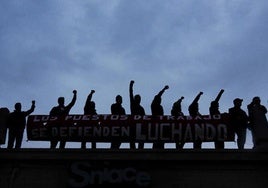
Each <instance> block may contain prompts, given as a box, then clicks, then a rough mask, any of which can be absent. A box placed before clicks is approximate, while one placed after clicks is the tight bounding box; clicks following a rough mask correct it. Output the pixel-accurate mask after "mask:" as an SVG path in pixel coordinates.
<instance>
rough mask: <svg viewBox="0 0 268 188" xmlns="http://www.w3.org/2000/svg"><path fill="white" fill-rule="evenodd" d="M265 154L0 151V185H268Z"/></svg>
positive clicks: (6, 187) (42, 187)
mask: <svg viewBox="0 0 268 188" xmlns="http://www.w3.org/2000/svg"><path fill="white" fill-rule="evenodd" d="M267 162H268V152H267V151H254V150H236V149H231V150H227V149H226V150H219V151H216V150H210V149H203V150H199V151H197V150H192V149H189V150H187V149H185V150H180V151H179V150H175V149H170V150H164V151H161V150H158V151H157V150H150V149H148V150H143V151H139V150H138V151H137V150H129V149H126V150H120V151H118V150H117V151H115V150H107V149H103V150H99V149H98V150H90V149H89V150H81V149H64V150H59V149H55V150H50V149H20V150H7V149H0V185H1V188H13V187H20V188H23V187H27V188H29V187H38V188H47V187H49V188H54V187H55V188H60V187H91V186H92V185H113V184H114V185H116V186H118V185H124V186H126V185H127V186H128V187H156V188H157V187H161V188H163V187H165V188H169V187H172V188H173V187H199V188H202V187H205V188H210V187H213V188H215V187H222V188H224V187H228V188H232V187H235V188H237V187H243V188H247V187H250V188H252V187H267V186H268V178H267V174H268V164H267Z"/></svg>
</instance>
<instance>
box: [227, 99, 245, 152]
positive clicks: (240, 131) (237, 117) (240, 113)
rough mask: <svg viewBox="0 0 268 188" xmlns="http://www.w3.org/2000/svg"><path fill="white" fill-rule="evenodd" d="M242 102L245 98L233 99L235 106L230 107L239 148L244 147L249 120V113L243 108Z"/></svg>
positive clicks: (231, 121)
mask: <svg viewBox="0 0 268 188" xmlns="http://www.w3.org/2000/svg"><path fill="white" fill-rule="evenodd" d="M242 102H243V99H240V98H236V99H234V100H233V104H234V106H233V107H232V108H229V116H230V125H231V126H232V128H233V130H234V132H235V134H236V136H237V146H238V149H244V145H245V143H246V134H247V127H248V120H249V118H248V115H247V113H246V112H245V111H244V110H242V109H241V106H242Z"/></svg>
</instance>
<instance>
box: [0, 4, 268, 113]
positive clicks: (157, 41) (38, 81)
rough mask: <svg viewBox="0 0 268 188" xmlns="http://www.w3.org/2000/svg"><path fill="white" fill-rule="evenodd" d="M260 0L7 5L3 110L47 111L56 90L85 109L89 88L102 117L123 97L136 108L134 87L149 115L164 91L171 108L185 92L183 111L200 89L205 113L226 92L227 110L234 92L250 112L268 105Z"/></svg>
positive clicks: (0, 51) (2, 22) (0, 45)
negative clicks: (254, 103) (255, 101)
mask: <svg viewBox="0 0 268 188" xmlns="http://www.w3.org/2000/svg"><path fill="white" fill-rule="evenodd" d="M267 5H268V2H266V1H265V0H261V1H249V0H247V1H195V0H187V1H186V0H185V1H184V0H183V1H177V0H171V1H165V2H163V1H160V0H159V1H158V0H156V1H142V0H137V1H122V0H112V1H95V0H93V1H83V0H81V1H80V0H76V1H73V0H68V1H54V0H51V1H50V0H48V1H30V0H25V1H19V0H11V1H1V2H0V61H1V69H0V76H1V80H0V87H1V90H2V91H3V92H1V94H0V106H7V107H8V108H9V109H13V105H14V103H15V102H17V101H21V102H22V103H23V106H25V108H27V106H29V105H30V101H31V100H32V99H36V101H37V108H36V112H35V113H37V114H38V113H44V114H46V113H48V112H49V110H50V109H51V107H52V106H54V105H56V100H57V97H58V96H65V97H66V100H67V101H68V100H70V99H71V96H72V90H73V89H77V90H78V101H77V104H76V105H75V107H74V108H73V109H72V113H82V109H83V105H84V102H85V99H86V96H87V94H88V93H89V91H90V90H91V89H95V90H96V93H95V95H94V97H93V99H94V100H95V102H96V107H97V111H98V113H110V104H111V103H113V101H114V97H115V96H116V95H117V94H121V95H122V96H123V99H124V103H123V104H124V106H125V108H126V110H127V112H129V101H128V84H129V81H130V80H132V79H133V80H135V81H136V82H135V85H134V92H135V93H139V94H141V96H142V104H143V106H144V107H145V110H146V113H147V114H150V113H151V111H150V103H151V100H152V99H153V96H154V95H155V94H156V93H157V92H158V91H159V90H160V89H162V88H163V86H164V85H167V84H168V85H169V86H170V89H169V90H168V91H167V92H166V93H165V94H164V96H163V106H164V110H165V113H166V114H169V113H170V108H171V106H172V103H173V102H174V101H175V100H177V99H178V98H179V97H180V96H182V95H183V96H185V100H184V103H183V110H184V112H185V113H186V114H187V113H188V111H187V107H188V105H189V104H190V102H191V101H192V100H193V99H194V97H195V96H196V95H197V93H198V92H199V91H203V92H204V96H202V98H201V100H200V111H201V113H202V114H206V113H208V106H209V104H210V101H211V100H212V99H214V98H215V97H216V95H217V93H218V91H219V90H220V89H221V88H223V89H225V90H226V92H225V93H224V94H223V97H222V99H221V104H220V105H221V106H220V108H221V111H227V110H228V108H229V107H231V106H232V100H233V99H234V98H235V97H241V98H244V99H245V100H244V106H243V107H244V108H245V105H246V104H247V103H249V102H250V100H251V99H252V97H254V96H255V95H258V96H260V97H261V98H262V100H263V103H264V104H265V105H267V88H268V85H267V83H268V82H267V76H266V74H267V70H268V67H267V66H268V65H267V63H266V59H267V53H266V52H267V49H268V46H267V44H268V38H267V35H266V33H267V29H268V26H267V24H265V23H266V20H267V17H268V15H267V14H268V13H267V11H266V10H267Z"/></svg>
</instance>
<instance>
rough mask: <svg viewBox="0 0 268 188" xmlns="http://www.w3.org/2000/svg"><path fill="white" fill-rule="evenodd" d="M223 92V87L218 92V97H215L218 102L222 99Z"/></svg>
mask: <svg viewBox="0 0 268 188" xmlns="http://www.w3.org/2000/svg"><path fill="white" fill-rule="evenodd" d="M223 92H224V90H223V89H221V90H220V92H219V93H218V95H217V97H216V99H215V101H216V102H219V100H220V98H221V96H222V94H223Z"/></svg>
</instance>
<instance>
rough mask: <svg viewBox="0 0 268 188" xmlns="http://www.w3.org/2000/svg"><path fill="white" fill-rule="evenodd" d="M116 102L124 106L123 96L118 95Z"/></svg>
mask: <svg viewBox="0 0 268 188" xmlns="http://www.w3.org/2000/svg"><path fill="white" fill-rule="evenodd" d="M115 101H116V103H118V104H122V101H123V99H122V97H121V95H117V96H116V98H115Z"/></svg>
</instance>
